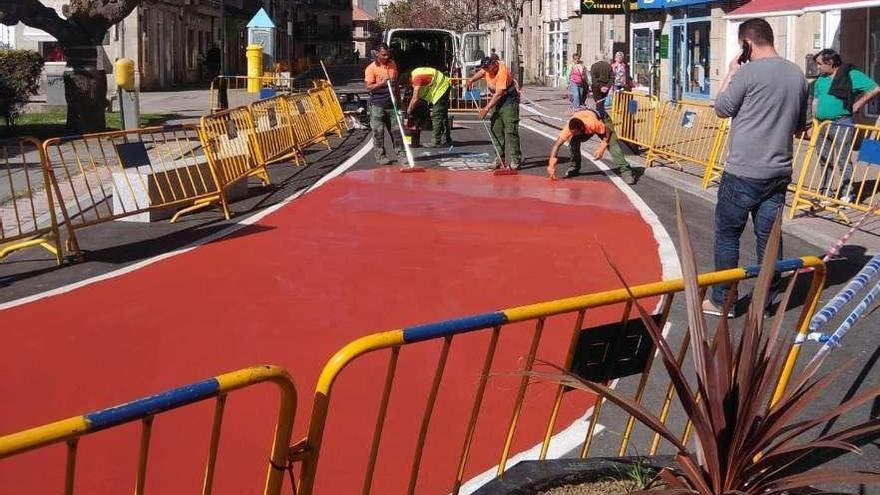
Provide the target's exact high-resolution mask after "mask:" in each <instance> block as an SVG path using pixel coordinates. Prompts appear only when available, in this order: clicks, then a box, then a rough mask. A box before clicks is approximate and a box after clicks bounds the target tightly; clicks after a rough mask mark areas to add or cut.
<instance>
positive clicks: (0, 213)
mask: <svg viewBox="0 0 880 495" xmlns="http://www.w3.org/2000/svg"><path fill="white" fill-rule="evenodd" d="M44 161H45V160H44V159H43V149H42V147H41V145H40V142H39V141H38V140H36V139H33V138H21V139H11V140H6V141H0V260H2V259H3V258H5V257H6V256H7V255H9V254H11V253H13V252H15V251H18V250H21V249H26V248H29V247H42V248H44V249H46V250H47V251H49V252H50V253H52V255H53V256H54V257H55V260H56V262H57V263H58V264H61V261H62V259H63V256H64V254H63V251H62V248H61V236H60V232H59V229H58V223H59V220H61V221H64V220H66V219H67V213H66V210H65V209H64V205H63V204H61V205H58V206H59V208H57V209H56V205H55V201H54V195H53V193H52V191H51V189H52V187H53V183H52V181H51V179H50V175H51V173H52V172H51V169H49V168H47V167H46V166H44ZM59 215H61V218H60V219H59V218H58V216H59ZM71 235H72V234H71V233H70V231H69V229H68V238H70V236H71Z"/></svg>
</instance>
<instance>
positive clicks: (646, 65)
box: [629, 22, 660, 95]
mask: <svg viewBox="0 0 880 495" xmlns="http://www.w3.org/2000/svg"><path fill="white" fill-rule="evenodd" d="M630 39H631V40H632V44H631V45H630V54H629V60H630V72H631V73H632V74H631V76H632V80H633V86H634V89H635V90H637V91H645V92H647V93H648V94H651V95H654V94H657V91H659V90H660V23H659V22H642V23H635V24H633V25H632V27H631V35H630Z"/></svg>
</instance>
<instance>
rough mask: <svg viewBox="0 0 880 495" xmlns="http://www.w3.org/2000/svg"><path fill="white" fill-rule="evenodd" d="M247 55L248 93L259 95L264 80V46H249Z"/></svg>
mask: <svg viewBox="0 0 880 495" xmlns="http://www.w3.org/2000/svg"><path fill="white" fill-rule="evenodd" d="M246 54H247V75H248V82H247V92H248V93H259V92H260V87H262V84H261V81H262V78H263V46H262V45H248V47H247V49H246Z"/></svg>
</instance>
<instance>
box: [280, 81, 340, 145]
mask: <svg viewBox="0 0 880 495" xmlns="http://www.w3.org/2000/svg"><path fill="white" fill-rule="evenodd" d="M283 99H284V103H285V105H286V106H287V113H288V115H289V116H290V119H291V125H292V126H293V132H294V135H295V136H296V142H297V143H299V145H300V146H301V147H302V148H306V147H308V146H311V145H313V144H316V143H323V144H324V146H326V147H327V149H328V150H329V149H330V141H329V140H328V139H327V134H326V133H325V132H324V130H323V128H322V126H321V123H320V120H319V117H318V114H317V112H316V111H315V107H314V105H313V104H312V99H311V98H309V96H308V95H307V94H302V93H295V94H292V95H287V96H284V97H283Z"/></svg>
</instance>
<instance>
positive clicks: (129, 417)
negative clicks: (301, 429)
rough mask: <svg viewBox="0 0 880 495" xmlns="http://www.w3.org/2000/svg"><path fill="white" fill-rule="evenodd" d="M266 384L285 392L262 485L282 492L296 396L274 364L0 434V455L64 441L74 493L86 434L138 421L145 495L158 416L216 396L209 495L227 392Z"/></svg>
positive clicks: (67, 486) (139, 484)
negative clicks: (78, 460) (78, 455)
mask: <svg viewBox="0 0 880 495" xmlns="http://www.w3.org/2000/svg"><path fill="white" fill-rule="evenodd" d="M264 382H272V383H274V384H275V385H276V386H278V389H279V391H280V395H281V398H280V404H279V406H278V416H277V423H276V426H275V432H274V435H273V440H272V447H271V451H270V452H268V456H267V457H266V481H265V485H264V486H263V494H264V495H278V494H280V493H281V488H282V485H283V482H284V475H285V473H284V470H283V469H279V468H278V466H286V464H287V457H288V450H287V449H288V445H289V442H290V437H291V431H292V430H293V418H294V415H295V414H296V401H297V397H296V387H295V386H294V383H293V379H292V378H291V377H290V375H289V374H288V373H287V371H285V370H283V369H281V368H278V367H275V366H253V367H250V368H245V369H241V370H238V371H233V372H231V373H224V374H222V375H218V376H216V377H214V378H209V379H207V380H202V381H199V382H195V383H191V384H188V385H184V386H182V387H178V388H175V389H171V390H166V391H165V392H161V393H158V394H155V395H150V396H148V397H144V398H141V399H137V400H134V401H132V402H128V403H125V404H120V405H118V406H114V407H110V408H107V409H103V410H100V411H94V412H91V413H88V414H83V415H81V416H74V417H72V418H67V419H63V420H61V421H56V422H54V423H50V424H47V425H43V426H38V427H36V428H32V429H29V430H25V431H21V432H18V433H13V434H11V435H6V436H3V437H0V459H4V458H8V457H11V456H15V455H19V454H22V453H24V452H28V451H30V450H34V449H39V448H41V447H47V446H50V445H56V444H61V443H64V444H66V447H67V455H66V463H65V465H66V468H65V473H64V494H65V495H70V494H72V493H73V492H74V486H75V485H76V484H75V478H76V461H77V452H78V447H79V444H80V442H81V441H84V439H85V438H87V437H93V436H94V435H95V434H96V433H98V432H100V431H102V430H107V429H111V428H116V427H120V426H123V425H126V424H129V423H134V422H140V425H141V434H140V446H139V449H138V452H139V456H138V461H137V477H136V481H135V494H137V495H141V494H143V493H144V486H145V484H146V479H147V464H148V462H147V461H148V454H149V451H150V448H149V447H150V438H151V435H152V431H153V422H154V419H155V418H156V416H159V415H161V414H162V413H165V412H168V411H172V410H175V409H179V408H181V407H184V406H188V405H190V404H195V403H197V402H201V401H204V400H207V399H210V398H216V403H215V406H214V416H213V426H212V427H211V438H210V443H209V448H208V457H207V460H206V464H205V474H204V479H203V484H202V493H203V494H204V495H208V494H210V493H211V491H212V487H213V483H214V475H215V470H216V467H217V451H218V447H219V444H220V433H221V427H222V424H223V416H224V412H225V410H226V398H227V395H228V394H229V393H231V392H234V391H236V390H240V389H244V388H248V387H252V386H254V385H258V384H261V383H264ZM44 468H48V466H44ZM254 488H255V489H254V490H252V491H251V493H255V492H256V491H257V490H256V487H254Z"/></svg>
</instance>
